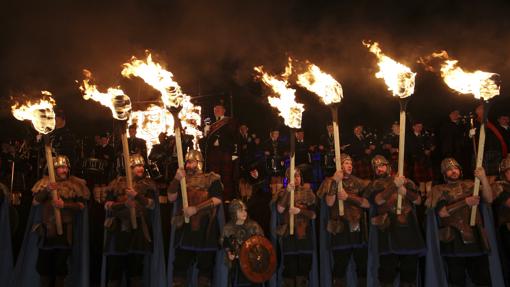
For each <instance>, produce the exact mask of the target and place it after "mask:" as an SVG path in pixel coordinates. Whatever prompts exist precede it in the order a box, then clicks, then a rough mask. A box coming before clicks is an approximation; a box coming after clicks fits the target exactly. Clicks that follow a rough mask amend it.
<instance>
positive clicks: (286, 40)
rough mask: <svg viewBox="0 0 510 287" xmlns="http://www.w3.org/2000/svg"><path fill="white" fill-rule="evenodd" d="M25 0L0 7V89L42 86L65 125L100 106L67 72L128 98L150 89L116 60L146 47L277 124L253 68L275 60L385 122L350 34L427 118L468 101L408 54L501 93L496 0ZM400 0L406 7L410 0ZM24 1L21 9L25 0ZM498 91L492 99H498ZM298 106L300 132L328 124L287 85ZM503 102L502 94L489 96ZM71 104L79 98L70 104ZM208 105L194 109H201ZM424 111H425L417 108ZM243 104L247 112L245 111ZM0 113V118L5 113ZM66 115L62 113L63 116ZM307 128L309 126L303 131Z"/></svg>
mask: <svg viewBox="0 0 510 287" xmlns="http://www.w3.org/2000/svg"><path fill="white" fill-rule="evenodd" d="M332 2H333V3H329V2H328V1H162V0H160V1H141V0H140V1H134V0H131V1H97V2H94V1H80V2H78V1H72V2H69V1H56V2H47V1H46V2H44V3H41V2H40V1H38V2H37V3H36V1H34V3H33V5H31V6H29V5H28V4H27V3H26V2H23V3H20V4H15V3H9V4H7V5H5V6H6V9H3V14H4V15H3V17H2V18H3V20H2V21H3V22H4V23H2V24H4V25H2V27H4V32H3V33H4V36H3V37H2V39H4V40H3V47H2V48H0V49H1V50H0V51H1V54H0V64H1V65H2V69H1V70H0V93H1V94H2V95H3V96H6V95H9V94H11V93H18V92H21V91H24V90H27V89H30V90H31V89H46V90H50V91H52V92H53V94H54V96H55V99H56V101H57V103H58V105H59V106H60V107H61V108H63V109H64V110H65V111H66V113H67V114H69V115H73V118H70V120H71V121H74V123H75V124H80V123H87V122H90V121H95V120H98V117H99V119H102V120H105V121H108V120H109V115H108V113H107V112H104V113H103V112H100V113H99V116H98V113H97V111H98V106H97V105H94V104H91V103H87V102H84V101H82V99H81V95H80V93H79V90H78V86H77V84H76V83H75V80H80V79H82V75H81V71H82V69H84V68H86V69H90V70H91V71H93V72H94V75H95V78H96V80H97V82H98V85H99V86H100V87H101V86H102V87H107V86H115V85H122V87H123V88H125V90H126V92H127V93H128V94H129V96H130V97H131V98H132V99H133V101H135V102H136V101H141V100H151V99H154V98H155V97H157V93H154V91H153V90H152V89H151V88H150V87H147V86H146V85H144V84H143V83H141V82H139V81H137V80H126V79H122V77H121V75H120V71H121V65H122V63H124V62H126V61H128V60H129V59H130V57H131V56H133V55H135V56H137V57H143V56H144V55H145V54H144V51H145V50H146V49H148V50H150V51H151V52H153V53H154V55H155V59H157V60H159V61H162V62H164V63H165V64H166V66H167V68H168V69H169V70H170V71H172V72H173V73H174V75H175V79H176V80H177V81H178V82H179V83H180V84H181V86H182V87H183V89H184V90H185V91H187V92H188V93H190V94H197V93H199V92H200V93H202V94H204V93H215V92H224V93H227V94H229V93H232V94H233V98H234V104H235V106H236V108H237V110H236V117H238V118H240V119H241V120H243V121H247V122H249V124H252V125H254V124H255V123H258V122H259V121H260V117H259V115H260V114H261V113H262V114H264V113H265V114H268V115H271V116H268V117H265V119H264V120H263V121H262V124H266V125H269V122H270V121H273V120H277V119H278V118H277V117H276V116H275V115H274V113H273V111H271V108H270V107H269V105H268V104H267V100H266V95H265V94H263V93H264V90H262V89H261V88H260V85H259V84H258V83H256V82H254V80H253V77H254V74H253V67H254V66H258V65H264V67H266V69H268V70H270V71H273V72H275V73H279V72H281V70H282V69H283V67H284V66H285V63H286V60H287V56H289V55H290V56H292V57H294V58H296V59H298V60H309V61H311V62H313V63H315V64H317V65H318V66H320V67H321V68H322V69H323V70H324V71H326V72H328V73H330V74H332V75H333V76H334V77H335V78H336V79H337V80H338V81H339V82H340V83H341V84H342V86H343V89H344V94H345V97H344V101H343V103H342V105H341V109H340V111H341V114H340V117H341V120H342V121H343V122H345V123H346V125H349V124H354V123H364V124H367V125H374V126H377V127H378V128H381V129H382V128H388V127H389V125H390V123H391V121H392V120H394V119H396V117H397V112H396V111H397V110H398V104H397V103H396V101H395V100H394V99H392V98H391V96H390V94H389V92H387V91H386V87H385V86H384V83H383V82H382V81H381V80H379V79H376V78H375V76H374V74H375V72H376V65H375V62H376V60H375V57H373V55H372V54H370V53H368V51H367V49H366V48H365V47H363V46H362V44H361V41H362V40H374V41H378V42H380V43H381V47H382V49H383V51H384V52H385V53H386V54H388V56H390V57H393V58H395V59H396V60H398V61H399V62H402V63H404V64H406V65H408V66H411V67H412V69H413V70H414V71H416V72H418V76H417V86H416V93H415V95H413V99H412V100H411V102H410V104H409V112H410V113H412V114H414V115H415V117H419V118H423V119H424V120H430V121H431V122H434V121H437V119H438V115H439V114H444V115H446V112H447V110H448V109H449V108H450V105H451V104H453V103H461V105H464V104H465V105H466V106H467V107H468V109H469V104H470V101H469V100H467V99H462V100H459V97H460V96H457V95H454V94H453V93H452V92H451V91H449V90H448V88H446V87H445V86H444V84H442V82H441V80H440V79H439V76H438V75H434V74H431V73H430V72H427V71H425V69H424V67H423V66H421V65H419V64H417V63H416V61H417V59H418V58H419V57H421V56H424V55H428V54H430V53H432V52H435V51H438V50H446V51H448V53H449V54H450V55H451V56H452V57H454V58H456V59H459V60H460V61H461V62H462V63H463V66H464V67H466V68H473V69H481V70H486V71H490V72H497V73H500V74H501V75H502V82H503V87H502V92H503V93H504V91H505V88H506V86H505V85H506V83H508V82H509V81H508V80H510V79H508V76H506V75H508V74H509V73H507V71H508V69H509V67H510V65H509V64H510V60H509V57H508V52H507V49H506V47H508V44H510V34H509V33H507V32H508V30H509V28H510V20H508V18H507V16H506V11H508V8H509V6H510V4H509V3H507V2H503V1H493V2H491V1H484V2H483V3H482V2H478V3H474V1H473V3H471V2H469V3H466V1H460V0H457V1H437V0H436V1H389V0H386V1H377V2H375V1H355V2H354V1H332ZM411 2H412V3H411ZM27 7H29V8H27ZM499 98H503V96H500V97H499ZM298 100H300V101H301V102H304V103H305V104H307V111H305V114H304V123H305V128H307V123H309V124H308V126H310V125H312V123H313V125H316V124H317V123H320V124H321V125H322V124H324V123H325V121H327V120H329V117H328V116H327V113H324V111H326V108H325V107H323V106H322V105H321V104H320V103H319V101H318V100H317V99H315V97H311V96H310V95H309V94H307V92H306V91H304V90H303V89H298ZM497 100H498V101H506V103H508V100H506V99H497ZM78 103H79V104H78ZM210 109H212V107H208V106H205V107H204V112H206V113H207V112H208V110H210ZM430 110H434V111H435V113H434V115H433V116H431V115H430V113H429V112H428V111H430ZM254 111H256V112H257V113H255V114H254ZM7 116H9V115H8V113H6V111H5V110H4V109H3V110H2V112H1V113H0V117H7ZM68 118H69V117H68ZM315 130H319V131H320V130H321V129H320V128H315Z"/></svg>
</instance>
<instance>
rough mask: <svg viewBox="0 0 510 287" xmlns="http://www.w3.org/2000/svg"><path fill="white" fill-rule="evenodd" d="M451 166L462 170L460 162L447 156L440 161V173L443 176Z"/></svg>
mask: <svg viewBox="0 0 510 287" xmlns="http://www.w3.org/2000/svg"><path fill="white" fill-rule="evenodd" d="M452 167H456V168H458V169H459V170H460V171H462V168H461V166H460V164H459V163H458V162H457V160H455V159H454V158H453V157H447V158H445V159H443V161H442V162H441V173H442V174H443V176H445V175H446V172H447V171H448V170H449V169H450V168H452Z"/></svg>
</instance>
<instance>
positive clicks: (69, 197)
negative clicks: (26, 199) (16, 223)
mask: <svg viewBox="0 0 510 287" xmlns="http://www.w3.org/2000/svg"><path fill="white" fill-rule="evenodd" d="M54 167H55V177H56V182H55V183H51V182H50V180H49V177H47V176H45V177H43V178H42V179H40V180H39V181H37V182H36V183H35V185H34V186H33V188H32V192H33V207H32V210H31V215H30V218H29V223H28V226H27V229H28V230H27V232H26V233H25V238H24V241H23V246H22V250H21V253H20V254H22V256H20V257H19V258H18V261H17V263H16V268H15V272H14V275H13V279H12V280H11V284H10V285H11V286H23V287H24V286H34V285H37V284H38V283H37V282H36V281H37V280H40V286H41V287H47V286H55V287H63V286H64V280H65V279H66V276H67V275H69V277H68V278H69V280H70V284H72V285H73V286H83V287H84V286H88V279H89V274H88V260H87V258H88V254H86V252H87V251H88V248H87V244H88V222H87V221H86V217H87V216H86V212H87V209H86V204H87V200H88V199H89V196H90V193H89V189H88V188H87V186H86V184H85V181H84V180H83V179H80V178H77V177H75V176H71V175H69V171H70V168H71V166H70V163H69V159H68V158H67V156H64V155H58V156H57V157H56V158H55V159H54ZM52 191H56V192H57V195H58V197H57V198H53V197H52V195H51V193H52ZM54 208H58V209H59V210H60V216H61V219H62V231H63V232H62V234H61V235H59V234H58V233H57V227H56V221H55V215H54ZM37 237H38V239H36V238H37ZM71 255H72V256H71ZM35 258H37V259H36V260H34V259H35ZM70 259H71V260H70ZM68 261H69V262H68ZM30 262H37V263H36V264H35V266H34V265H32V264H30ZM34 267H35V270H34V269H33V268H34ZM68 267H69V268H68ZM35 271H37V273H38V274H39V276H34V272H35ZM37 277H39V278H37Z"/></svg>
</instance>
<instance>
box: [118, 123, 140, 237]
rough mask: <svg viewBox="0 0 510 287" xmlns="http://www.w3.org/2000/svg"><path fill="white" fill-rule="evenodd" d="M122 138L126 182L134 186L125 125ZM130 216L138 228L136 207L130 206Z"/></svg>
mask: <svg viewBox="0 0 510 287" xmlns="http://www.w3.org/2000/svg"><path fill="white" fill-rule="evenodd" d="M121 140H122V154H123V157H124V168H125V171H126V182H127V186H128V188H133V175H132V174H131V164H130V160H129V146H128V139H127V133H126V128H125V126H124V127H123V128H122V133H121ZM129 218H130V220H131V227H132V228H133V229H137V228H138V223H137V222H136V210H135V208H134V207H129Z"/></svg>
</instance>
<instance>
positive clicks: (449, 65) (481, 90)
mask: <svg viewBox="0 0 510 287" xmlns="http://www.w3.org/2000/svg"><path fill="white" fill-rule="evenodd" d="M432 56H433V57H435V58H443V59H444V62H443V63H442V64H441V77H443V79H444V82H445V83H446V84H447V85H448V87H450V88H451V89H453V90H455V91H457V92H458V93H461V94H473V95H474V96H475V98H477V99H484V100H486V101H487V100H489V99H491V98H493V97H494V96H497V95H499V88H500V86H499V74H496V73H488V72H483V71H474V72H465V71H464V70H463V69H462V68H460V67H459V66H457V64H458V62H459V61H457V60H448V54H447V53H446V51H442V52H441V53H434V54H433V55H432Z"/></svg>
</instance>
